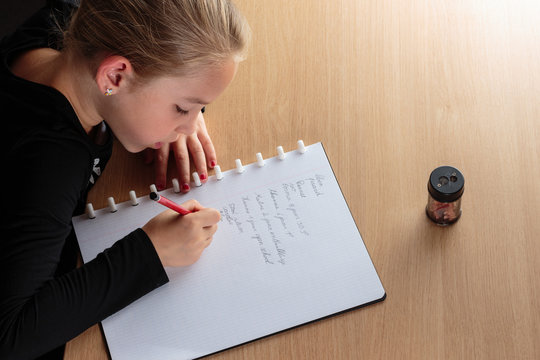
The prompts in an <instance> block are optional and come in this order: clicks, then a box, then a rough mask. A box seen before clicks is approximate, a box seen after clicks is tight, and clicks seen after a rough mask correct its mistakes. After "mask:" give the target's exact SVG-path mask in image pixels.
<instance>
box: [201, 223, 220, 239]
mask: <svg viewBox="0 0 540 360" xmlns="http://www.w3.org/2000/svg"><path fill="white" fill-rule="evenodd" d="M217 229H218V226H217V224H214V225H211V226H207V227H205V228H204V230H205V236H206V237H212V236H214V234H215V233H216V231H217Z"/></svg>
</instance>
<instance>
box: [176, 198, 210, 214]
mask: <svg viewBox="0 0 540 360" xmlns="http://www.w3.org/2000/svg"><path fill="white" fill-rule="evenodd" d="M181 206H182V207H183V208H184V209H186V210H189V211H191V212H199V211H201V210H203V209H204V208H205V207H204V206H202V205H201V203H199V202H198V201H197V200H194V199H191V200H188V201H186V202H185V203H183V204H182V205H181Z"/></svg>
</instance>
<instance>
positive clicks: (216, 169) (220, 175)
mask: <svg viewBox="0 0 540 360" xmlns="http://www.w3.org/2000/svg"><path fill="white" fill-rule="evenodd" d="M214 172H215V173H216V179H218V180H221V179H223V173H222V172H221V167H220V166H219V165H216V166H214Z"/></svg>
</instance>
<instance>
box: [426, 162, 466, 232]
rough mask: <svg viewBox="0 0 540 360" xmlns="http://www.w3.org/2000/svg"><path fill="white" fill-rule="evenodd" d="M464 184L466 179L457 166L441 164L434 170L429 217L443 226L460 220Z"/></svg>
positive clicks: (429, 200)
mask: <svg viewBox="0 0 540 360" xmlns="http://www.w3.org/2000/svg"><path fill="white" fill-rule="evenodd" d="M464 185H465V179H464V178H463V175H462V174H461V172H460V171H459V170H458V169H456V168H453V167H451V166H441V167H438V168H436V169H435V170H433V171H432V172H431V175H430V176H429V181H428V202H427V205H426V214H427V216H428V218H430V219H431V220H433V221H434V222H435V223H436V224H438V225H442V226H446V225H450V224H453V223H455V222H456V221H458V220H459V218H460V216H461V196H462V195H463V191H464Z"/></svg>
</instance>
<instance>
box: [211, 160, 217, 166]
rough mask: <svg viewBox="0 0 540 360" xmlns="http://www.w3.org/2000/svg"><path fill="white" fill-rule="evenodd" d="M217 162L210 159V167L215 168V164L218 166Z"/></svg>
mask: <svg viewBox="0 0 540 360" xmlns="http://www.w3.org/2000/svg"><path fill="white" fill-rule="evenodd" d="M216 165H217V164H216V162H215V161H214V160H212V161H210V167H211V168H213V167H214V166H216Z"/></svg>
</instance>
